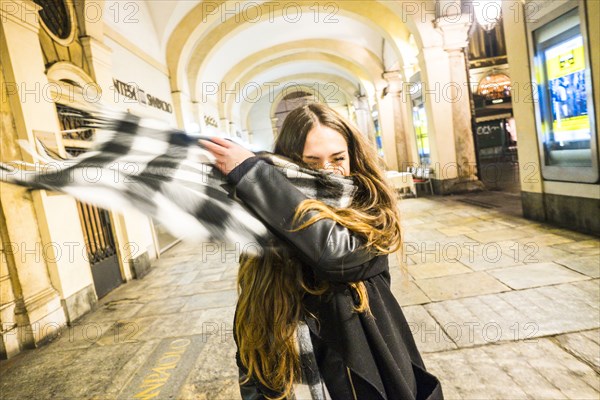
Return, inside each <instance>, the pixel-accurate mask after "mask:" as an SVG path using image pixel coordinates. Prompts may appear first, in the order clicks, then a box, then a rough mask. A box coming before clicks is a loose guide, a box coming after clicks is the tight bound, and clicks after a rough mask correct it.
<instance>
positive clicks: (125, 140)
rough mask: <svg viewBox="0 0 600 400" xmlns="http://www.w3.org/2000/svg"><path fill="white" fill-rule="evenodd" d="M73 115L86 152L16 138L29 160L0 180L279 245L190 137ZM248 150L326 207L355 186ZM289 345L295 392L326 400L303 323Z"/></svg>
mask: <svg viewBox="0 0 600 400" xmlns="http://www.w3.org/2000/svg"><path fill="white" fill-rule="evenodd" d="M78 117H80V118H82V119H83V120H84V121H85V124H84V125H83V126H82V127H81V128H80V129H81V130H86V129H94V130H95V139H94V143H93V146H92V147H91V149H90V150H89V151H87V152H85V153H83V154H81V155H80V156H77V157H75V158H70V159H60V158H57V155H56V154H52V151H50V150H49V149H48V148H47V147H44V146H43V144H42V143H37V144H36V146H35V147H34V146H32V145H31V144H30V143H28V142H26V141H21V142H20V145H21V147H22V148H23V149H25V150H26V151H28V152H29V153H30V155H31V156H32V157H33V159H34V161H35V163H25V162H23V161H13V162H10V163H0V180H2V181H5V182H10V183H14V184H17V185H21V186H25V187H28V188H29V189H32V190H33V189H46V190H51V191H58V192H63V193H67V194H69V195H72V196H73V197H75V198H76V199H78V200H80V201H83V202H86V203H90V204H93V205H96V206H99V207H103V208H107V209H111V210H114V211H119V212H126V211H128V210H131V209H135V210H138V211H141V212H142V213H144V214H146V215H148V216H150V217H152V218H154V219H155V220H157V221H158V222H160V223H161V224H162V225H163V226H164V227H165V228H166V229H167V230H168V231H169V232H170V233H171V234H173V235H174V236H176V237H179V238H182V239H187V240H195V241H200V242H207V241H211V242H225V243H236V244H237V243H239V245H240V246H241V249H242V251H243V252H246V253H247V254H252V255H256V256H259V255H261V254H263V252H264V251H265V249H266V248H267V243H268V244H269V245H272V243H273V242H276V243H281V242H279V241H277V240H274V239H276V238H275V235H274V234H273V233H271V232H270V231H269V229H268V228H267V226H266V225H265V224H264V223H263V222H262V221H261V220H260V219H259V218H258V217H257V216H255V215H254V214H253V213H252V212H251V211H250V209H249V208H248V207H246V205H245V204H243V202H242V201H241V200H240V199H238V198H237V197H235V196H233V195H232V192H231V190H230V189H231V186H230V185H229V184H228V183H227V181H226V179H225V176H224V175H223V174H222V173H221V172H220V171H219V170H218V169H217V168H214V167H213V165H212V163H213V162H214V160H215V159H214V157H213V155H212V154H211V153H210V152H208V151H207V150H205V149H204V148H202V147H201V146H200V145H199V144H198V142H197V139H196V138H193V137H191V136H189V135H187V134H186V133H185V132H183V131H180V130H175V129H172V128H169V127H167V126H166V125H164V124H163V123H161V122H158V121H155V120H152V119H148V118H140V117H137V116H134V115H132V114H128V113H124V112H115V111H111V110H108V109H106V108H99V109H98V110H97V111H95V112H92V113H82V114H81V115H78ZM256 155H257V156H258V157H260V158H262V159H264V160H265V161H267V162H269V163H271V164H273V165H274V166H275V167H276V168H277V170H278V171H279V172H281V173H282V174H283V175H284V176H286V177H287V178H288V179H289V180H290V182H292V183H293V184H294V186H296V187H297V188H298V189H299V190H300V191H301V192H302V193H304V194H305V195H306V197H307V198H312V199H317V200H320V201H323V202H324V203H326V204H328V205H330V206H333V207H344V206H347V205H349V204H350V203H351V201H352V196H353V195H354V193H355V191H356V186H355V185H354V182H353V181H352V179H350V178H347V177H343V176H340V175H337V174H333V173H332V172H327V171H323V170H320V171H316V170H312V169H307V168H304V167H302V166H300V165H298V164H296V163H294V162H293V161H291V160H290V159H287V158H285V157H282V156H279V155H274V154H272V153H270V152H259V153H257V154H256ZM281 245H282V246H283V244H282V243H281ZM297 344H298V346H299V351H300V355H301V357H300V359H301V360H302V362H303V364H302V368H303V370H302V371H303V373H302V375H303V381H302V383H298V384H297V385H296V386H295V393H296V395H295V396H296V397H295V398H297V399H328V398H329V394H328V392H327V389H326V388H325V385H324V384H323V382H322V379H321V376H320V374H319V372H318V370H317V369H316V366H317V364H316V361H315V357H314V353H313V349H312V345H311V340H310V335H309V331H308V328H307V327H306V325H305V324H304V322H303V321H301V322H300V324H299V327H298V329H297Z"/></svg>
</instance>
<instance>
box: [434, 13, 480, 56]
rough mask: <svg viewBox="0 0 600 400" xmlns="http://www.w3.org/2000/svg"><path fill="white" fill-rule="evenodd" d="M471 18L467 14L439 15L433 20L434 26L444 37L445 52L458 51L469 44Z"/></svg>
mask: <svg viewBox="0 0 600 400" xmlns="http://www.w3.org/2000/svg"><path fill="white" fill-rule="evenodd" d="M471 25H472V18H471V15H469V14H461V15H457V16H455V17H452V18H449V17H440V18H438V19H436V20H435V21H434V26H435V28H436V29H437V30H438V31H439V32H440V33H441V34H442V37H443V38H444V50H446V51H447V52H452V51H459V50H462V49H464V48H465V47H467V46H468V45H469V29H470V28H471Z"/></svg>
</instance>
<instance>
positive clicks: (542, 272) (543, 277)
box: [488, 263, 590, 289]
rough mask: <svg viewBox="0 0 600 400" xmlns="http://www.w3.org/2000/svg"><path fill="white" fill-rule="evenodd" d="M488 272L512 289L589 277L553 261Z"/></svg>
mask: <svg viewBox="0 0 600 400" xmlns="http://www.w3.org/2000/svg"><path fill="white" fill-rule="evenodd" d="M488 272H489V274H490V275H492V276H494V277H495V278H496V279H498V280H499V281H500V282H502V283H504V284H505V285H506V286H508V287H510V288H512V289H527V288H531V287H537V286H546V285H554V284H557V283H565V282H573V281H581V280H585V279H590V277H589V276H587V275H583V274H580V273H578V272H575V271H572V270H570V269H568V268H565V267H562V266H560V265H558V264H555V263H540V264H530V265H520V266H517V267H508V268H498V269H494V270H491V271H488Z"/></svg>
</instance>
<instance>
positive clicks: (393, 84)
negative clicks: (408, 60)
mask: <svg viewBox="0 0 600 400" xmlns="http://www.w3.org/2000/svg"><path fill="white" fill-rule="evenodd" d="M381 76H382V77H383V79H385V81H386V82H387V84H388V85H387V87H386V89H384V90H387V92H389V93H393V94H397V95H399V94H401V93H402V82H403V81H404V79H403V76H402V71H400V70H394V71H384V72H383V74H381Z"/></svg>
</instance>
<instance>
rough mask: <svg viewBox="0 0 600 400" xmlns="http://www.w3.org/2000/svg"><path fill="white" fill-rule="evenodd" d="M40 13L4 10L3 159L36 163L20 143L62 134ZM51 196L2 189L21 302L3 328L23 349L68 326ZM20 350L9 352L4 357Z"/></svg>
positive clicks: (0, 228) (5, 238)
mask: <svg viewBox="0 0 600 400" xmlns="http://www.w3.org/2000/svg"><path fill="white" fill-rule="evenodd" d="M39 9H40V7H38V6H37V5H36V4H35V3H34V2H33V1H12V2H6V4H4V3H3V5H2V7H1V8H0V55H1V58H2V73H0V86H1V89H2V92H3V93H5V95H3V96H2V99H1V100H0V104H1V105H2V107H0V109H1V114H0V115H1V123H2V127H1V128H2V129H0V137H1V139H0V147H1V152H0V154H1V156H2V161H10V160H19V159H20V160H24V161H27V162H32V161H33V160H32V159H31V157H30V156H28V155H25V154H23V153H22V152H21V150H20V148H19V146H18V144H17V139H22V140H26V141H28V142H29V143H31V144H33V143H35V142H34V141H33V137H34V132H33V131H34V130H36V129H39V130H44V131H58V130H59V127H58V120H57V119H56V111H55V109H54V104H53V102H52V101H50V100H48V99H47V98H46V97H45V96H46V94H45V90H44V89H46V88H45V87H44V84H47V82H48V81H47V78H46V75H45V74H44V68H43V66H44V61H43V57H42V51H41V47H40V42H39V37H38V31H39V29H40V25H39V17H38V14H37V13H38V10H39ZM27 100H29V101H27ZM33 146H35V145H34V144H33ZM45 196H46V195H45V193H40V192H39V191H35V192H33V193H32V194H27V193H26V192H25V190H24V189H22V188H18V187H16V186H13V185H6V184H2V185H0V203H1V206H0V233H1V237H2V242H3V246H2V247H3V249H4V250H3V253H4V254H3V256H5V257H6V265H7V269H8V276H9V279H10V281H11V286H12V289H13V291H14V298H15V299H14V305H15V307H14V315H12V316H9V315H5V314H2V326H1V327H0V329H1V330H2V331H3V333H4V328H6V327H9V326H11V325H12V326H14V327H15V329H14V332H15V334H16V335H17V341H18V343H19V347H20V348H31V347H35V346H36V345H37V343H39V342H40V341H42V340H43V339H44V338H46V337H48V336H51V335H53V334H54V333H55V332H56V330H57V329H59V328H60V327H62V326H64V325H65V324H66V316H65V312H64V310H63V308H62V306H61V299H60V296H59V294H58V292H57V290H56V289H55V288H54V287H53V285H52V280H51V278H50V275H49V269H48V264H47V260H46V259H45V256H46V255H45V254H44V250H43V244H44V243H46V244H47V243H48V242H43V240H42V236H44V230H45V229H46V230H47V226H46V228H44V227H43V226H42V224H44V223H45V222H46V221H45V220H44V218H45V216H46V214H45V208H44V198H45ZM46 236H47V235H46ZM50 253H52V252H50ZM55 259H56V258H55ZM8 300H10V299H8ZM4 301H5V299H4V298H1V299H0V302H1V303H0V305H1V306H2V308H4V307H8V306H10V305H7V304H4ZM5 318H11V319H10V320H6V319H5ZM7 343H8V342H5V343H4V344H5V345H6V344H7ZM12 343H13V346H14V341H13V342H12ZM2 347H4V346H2ZM15 350H16V349H14V348H12V349H10V350H9V349H7V348H4V349H3V353H4V354H1V355H0V356H4V357H6V356H8V355H11V354H14V352H15Z"/></svg>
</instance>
